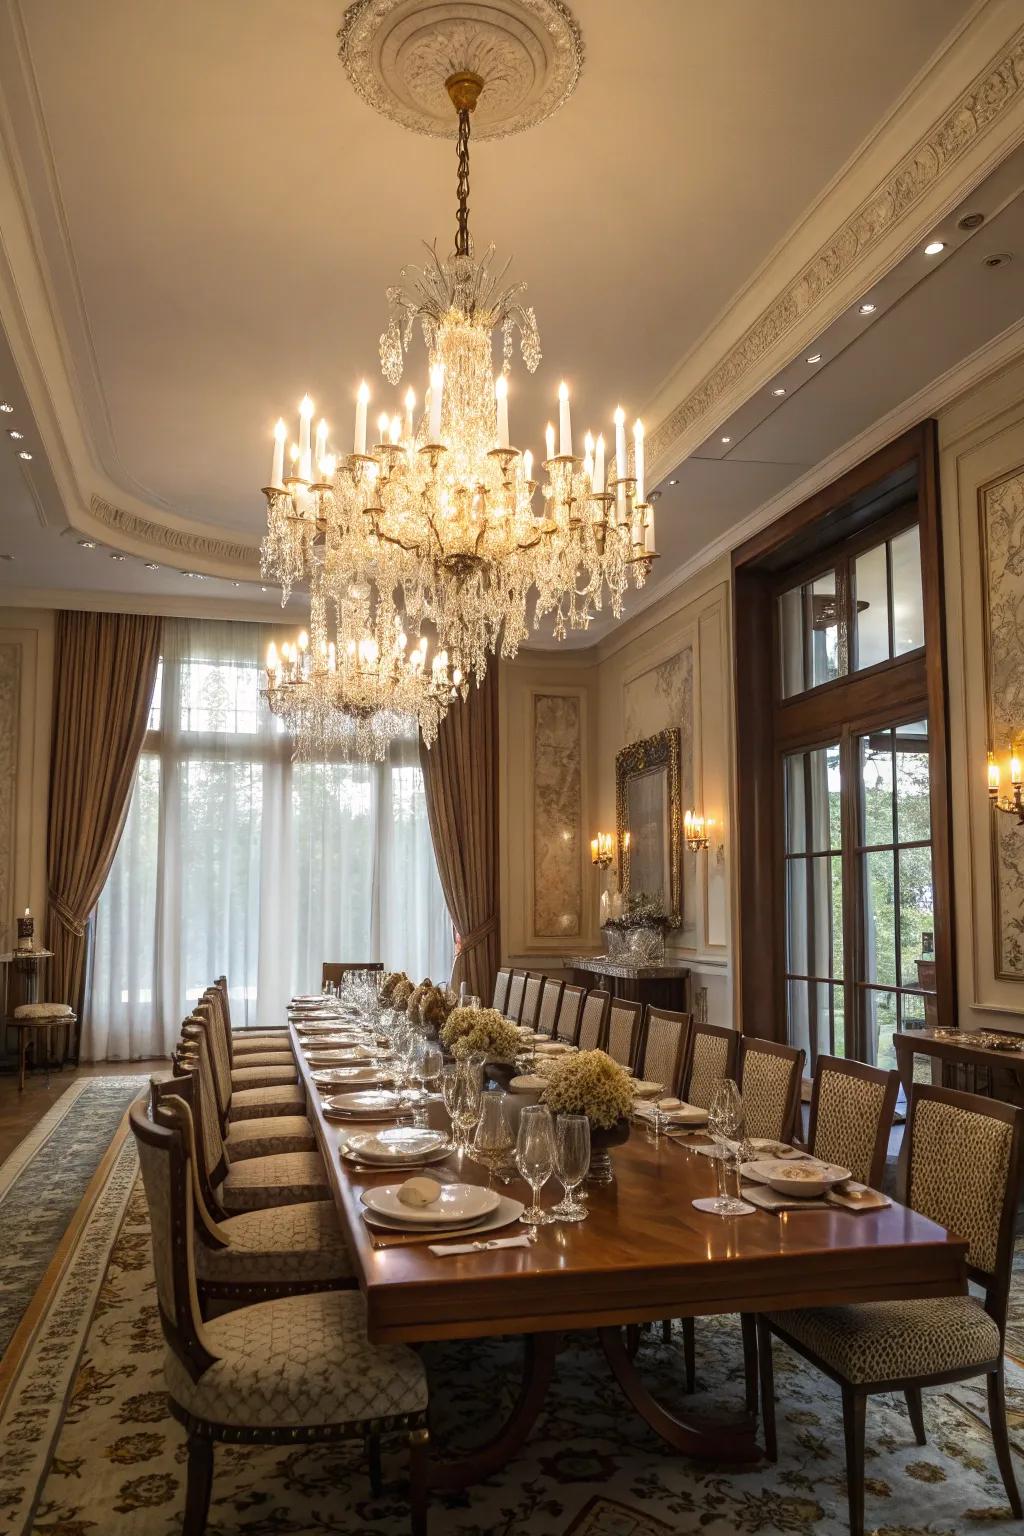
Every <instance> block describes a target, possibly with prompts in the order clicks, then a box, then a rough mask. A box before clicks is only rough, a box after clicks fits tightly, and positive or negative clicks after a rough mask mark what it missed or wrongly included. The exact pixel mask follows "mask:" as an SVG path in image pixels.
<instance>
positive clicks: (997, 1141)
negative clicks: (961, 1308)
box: [904, 1083, 1024, 1329]
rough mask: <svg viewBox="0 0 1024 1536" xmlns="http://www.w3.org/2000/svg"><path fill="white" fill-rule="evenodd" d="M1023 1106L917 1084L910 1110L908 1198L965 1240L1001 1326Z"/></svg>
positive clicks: (974, 1275) (974, 1274)
mask: <svg viewBox="0 0 1024 1536" xmlns="http://www.w3.org/2000/svg"><path fill="white" fill-rule="evenodd" d="M1022 1127H1024V1111H1022V1110H1020V1109H1017V1108H1015V1107H1014V1105H1012V1104H1004V1103H1002V1102H1001V1101H1000V1100H999V1099H983V1098H981V1097H980V1096H978V1095H977V1094H973V1093H956V1092H954V1090H953V1089H951V1088H933V1087H932V1086H931V1085H930V1084H924V1083H915V1084H914V1086H913V1090H912V1092H911V1096H910V1109H909V1113H908V1116H907V1137H908V1143H909V1152H908V1155H907V1163H906V1176H905V1184H906V1188H905V1193H904V1199H905V1201H906V1203H907V1204H908V1205H909V1206H910V1207H911V1208H912V1209H913V1210H915V1211H920V1213H921V1215H922V1216H928V1217H930V1218H931V1220H932V1221H937V1222H938V1223H939V1225H940V1226H942V1227H947V1228H948V1229H949V1230H950V1231H951V1232H955V1233H956V1234H957V1236H958V1237H963V1238H966V1239H967V1242H968V1245H969V1246H968V1250H967V1264H968V1273H969V1275H970V1277H971V1279H972V1280H976V1281H977V1282H978V1283H979V1284H981V1285H984V1286H985V1288H986V1291H987V1296H986V1307H987V1309H988V1311H989V1312H990V1313H991V1315H992V1316H993V1317H994V1318H995V1319H996V1322H997V1323H998V1324H999V1327H1000V1329H1002V1328H1003V1326H1004V1324H1005V1322H1006V1305H1007V1299H1008V1296H1009V1289H1010V1269H1011V1265H1012V1262H1013V1247H1014V1225H1015V1221H1016V1215H1017V1202H1018V1200H1019V1198H1020V1184H1021V1130H1022Z"/></svg>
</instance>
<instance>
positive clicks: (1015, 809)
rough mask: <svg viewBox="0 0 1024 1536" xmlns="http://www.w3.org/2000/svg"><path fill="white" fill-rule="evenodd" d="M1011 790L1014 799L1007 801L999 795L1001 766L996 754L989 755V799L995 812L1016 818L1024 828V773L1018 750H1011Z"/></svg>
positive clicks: (1012, 748) (1003, 796)
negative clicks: (1001, 812)
mask: <svg viewBox="0 0 1024 1536" xmlns="http://www.w3.org/2000/svg"><path fill="white" fill-rule="evenodd" d="M1010 788H1011V789H1012V790H1013V798H1012V799H1009V800H1008V799H1007V798H1006V796H1005V795H1000V793H999V764H998V763H997V762H996V759H995V753H994V752H990V753H989V755H988V797H989V800H990V801H991V802H992V806H993V809H994V810H997V811H1003V812H1004V813H1005V814H1006V815H1007V816H1016V818H1017V820H1018V822H1019V823H1020V824H1021V825H1022V826H1024V773H1022V771H1021V760H1020V758H1019V757H1018V756H1017V752H1016V749H1015V748H1014V747H1011V748H1010Z"/></svg>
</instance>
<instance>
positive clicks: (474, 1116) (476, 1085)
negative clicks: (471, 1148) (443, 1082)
mask: <svg viewBox="0 0 1024 1536" xmlns="http://www.w3.org/2000/svg"><path fill="white" fill-rule="evenodd" d="M482 1089H483V1083H482V1079H481V1077H480V1076H479V1075H478V1074H477V1073H476V1072H474V1071H473V1070H472V1069H471V1068H467V1064H466V1063H465V1062H460V1064H459V1070H458V1072H457V1074H456V1078H455V1091H454V1096H453V1099H452V1119H453V1121H454V1122H455V1128H456V1130H457V1132H458V1145H459V1149H460V1150H461V1151H465V1150H466V1148H467V1146H468V1144H469V1135H470V1132H471V1131H472V1129H473V1127H474V1126H475V1125H476V1123H477V1121H478V1120H479V1119H480V1104H481V1100H482V1099H483V1097H484V1095H483V1091H482Z"/></svg>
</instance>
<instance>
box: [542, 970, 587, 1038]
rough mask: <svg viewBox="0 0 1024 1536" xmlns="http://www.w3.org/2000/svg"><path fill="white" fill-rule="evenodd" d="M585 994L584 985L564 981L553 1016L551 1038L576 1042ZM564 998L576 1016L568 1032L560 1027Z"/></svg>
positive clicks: (563, 1014) (563, 1015)
mask: <svg viewBox="0 0 1024 1536" xmlns="http://www.w3.org/2000/svg"><path fill="white" fill-rule="evenodd" d="M586 995H587V989H586V987H579V986H577V985H576V983H575V982H574V981H567V982H566V983H565V986H564V987H563V988H562V996H561V997H560V998H559V1001H558V1013H557V1014H556V1016H555V1028H554V1033H553V1034H552V1036H551V1038H552V1039H553V1040H563V1041H564V1042H565V1043H566V1045H575V1044H576V1041H577V1040H578V1039H579V1034H580V1022H581V1020H582V1018H583V1000H584V998H585V997H586ZM566 1000H568V1001H569V1004H570V1006H571V1007H574V1008H575V1009H576V1017H575V1019H574V1020H573V1023H572V1029H571V1031H570V1032H569V1033H568V1034H566V1033H564V1032H563V1028H562V1020H563V1019H564V1018H565V1017H566V1006H565V1005H566Z"/></svg>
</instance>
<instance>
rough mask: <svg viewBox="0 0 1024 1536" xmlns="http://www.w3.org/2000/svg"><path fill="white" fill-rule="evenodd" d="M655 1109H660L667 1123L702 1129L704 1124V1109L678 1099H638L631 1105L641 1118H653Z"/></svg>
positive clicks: (635, 1113)
mask: <svg viewBox="0 0 1024 1536" xmlns="http://www.w3.org/2000/svg"><path fill="white" fill-rule="evenodd" d="M656 1109H660V1110H661V1115H662V1119H663V1120H667V1121H668V1123H669V1125H690V1126H692V1127H693V1128H694V1130H702V1129H703V1126H704V1124H705V1121H704V1118H703V1117H704V1114H705V1111H703V1110H700V1109H698V1108H697V1107H696V1106H695V1105H693V1104H684V1103H683V1102H682V1100H680V1099H638V1100H637V1101H636V1103H634V1105H633V1113H634V1115H636V1116H637V1117H638V1118H639V1119H641V1120H653V1119H654V1112H655V1110H656Z"/></svg>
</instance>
